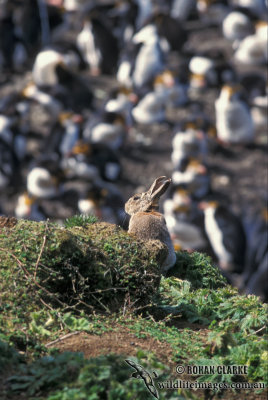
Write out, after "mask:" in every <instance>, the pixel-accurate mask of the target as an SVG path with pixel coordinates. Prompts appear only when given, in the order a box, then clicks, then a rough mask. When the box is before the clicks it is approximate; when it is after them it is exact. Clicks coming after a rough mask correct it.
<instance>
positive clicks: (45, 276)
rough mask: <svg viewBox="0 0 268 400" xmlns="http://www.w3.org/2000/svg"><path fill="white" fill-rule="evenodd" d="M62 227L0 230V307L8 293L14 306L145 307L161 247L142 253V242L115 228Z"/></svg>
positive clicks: (22, 225) (27, 225)
mask: <svg viewBox="0 0 268 400" xmlns="http://www.w3.org/2000/svg"><path fill="white" fill-rule="evenodd" d="M67 225H68V226H70V227H68V228H63V227H59V226H55V225H52V224H50V223H48V222H46V223H37V222H32V221H18V223H17V224H15V225H14V226H13V227H12V228H5V227H4V228H2V231H1V234H0V259H1V265H2V268H1V280H2V288H1V289H2V304H6V305H7V304H8V297H9V293H10V292H13V293H14V292H16V293H17V296H16V300H15V301H16V302H17V305H18V306H19V305H22V304H23V303H27V302H28V301H29V299H31V302H32V303H35V302H38V303H39V304H40V301H41V302H43V304H44V303H45V304H48V305H50V306H61V307H64V308H65V309H67V308H70V309H82V308H87V309H89V310H91V311H93V310H102V311H108V312H109V311H114V310H118V309H119V308H120V307H123V306H129V307H130V306H131V304H132V303H135V304H136V305H137V304H145V303H147V302H150V298H151V297H152V296H153V295H154V294H155V292H156V291H157V288H158V286H159V282H160V271H159V260H161V257H163V255H164V253H165V250H166V249H165V247H164V246H161V245H160V246H155V247H154V248H153V249H152V248H151V249H150V250H151V251H150V253H149V254H148V251H147V250H148V249H147V248H146V246H144V244H143V243H141V242H139V241H135V240H134V239H133V238H131V237H130V236H129V235H128V234H127V233H126V232H124V231H123V230H122V229H120V228H119V227H116V226H115V225H111V224H107V223H95V221H94V223H92V224H85V223H84V220H82V226H71V225H72V223H71V222H70V221H69V222H68V224H67ZM162 253H163V255H161V254H162ZM24 305H25V304H24ZM24 308H25V307H24ZM27 311H29V310H27Z"/></svg>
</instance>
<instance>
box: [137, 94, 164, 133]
mask: <svg viewBox="0 0 268 400" xmlns="http://www.w3.org/2000/svg"><path fill="white" fill-rule="evenodd" d="M165 100H166V95H165V93H164V92H160V91H152V92H149V93H147V94H145V96H144V97H143V98H142V99H140V101H139V102H138V104H137V105H136V106H135V107H133V108H132V111H131V114H132V117H133V119H134V121H135V122H136V123H138V124H146V125H148V124H152V123H161V122H165V121H166V119H167V117H166V103H165Z"/></svg>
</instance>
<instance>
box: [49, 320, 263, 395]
mask: <svg viewBox="0 0 268 400" xmlns="http://www.w3.org/2000/svg"><path fill="white" fill-rule="evenodd" d="M190 325H191V329H193V330H199V332H200V333H201V334H202V330H201V328H200V326H199V325H198V324H190ZM186 326H187V327H189V324H188V323H186V324H185V323H183V322H180V327H181V329H183V328H185V327H186ZM203 330H204V332H203V333H204V335H206V334H207V330H206V329H203ZM53 347H56V348H58V349H59V351H60V352H64V351H77V352H82V353H83V354H84V356H85V357H86V358H92V357H98V356H100V355H106V354H112V353H113V354H118V355H123V356H125V357H126V358H127V357H129V356H136V354H137V351H138V350H144V351H150V352H153V353H154V354H155V355H156V356H157V358H158V359H159V360H161V362H162V363H163V364H165V365H167V366H168V367H169V372H168V375H169V378H170V379H173V380H176V379H180V380H183V381H195V379H196V377H195V376H191V375H186V374H181V375H178V374H177V373H176V365H177V364H178V363H175V362H171V359H172V356H173V353H172V348H171V347H170V346H169V345H168V344H167V343H162V342H160V341H158V340H155V339H153V338H150V337H149V336H148V337H147V338H146V339H141V338H137V337H136V336H135V335H134V334H133V333H131V332H130V331H129V330H128V329H124V330H122V329H121V330H120V331H112V332H107V333H103V334H102V335H101V336H99V335H92V334H88V333H85V332H74V333H73V334H70V336H69V335H67V337H65V338H64V337H63V338H62V339H61V340H59V341H58V342H57V343H55V344H53ZM181 363H182V364H183V361H181ZM195 394H196V395H198V396H200V399H212V397H209V395H208V393H207V394H206V393H205V392H204V391H201V390H198V391H196V392H195ZM207 396H208V397H207ZM246 396H247V399H249V400H266V395H265V394H261V395H256V394H254V393H248V392H247V394H246ZM213 398H215V397H213ZM216 398H221V399H223V400H224V399H225V400H229V399H230V400H244V399H245V394H244V393H239V392H236V393H233V392H231V391H229V390H225V391H224V392H223V393H221V395H220V397H216Z"/></svg>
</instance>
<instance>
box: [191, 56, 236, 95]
mask: <svg viewBox="0 0 268 400" xmlns="http://www.w3.org/2000/svg"><path fill="white" fill-rule="evenodd" d="M189 72H190V76H189V80H190V87H191V88H193V89H197V90H198V89H200V90H203V89H205V88H207V87H218V86H221V85H223V84H224V83H229V82H234V81H236V79H237V73H236V71H235V69H234V67H233V66H232V65H231V63H229V62H227V60H226V57H225V55H224V53H223V52H222V51H221V50H214V49H213V50H207V51H204V52H201V53H199V54H196V55H194V56H193V57H192V58H191V59H190V61H189Z"/></svg>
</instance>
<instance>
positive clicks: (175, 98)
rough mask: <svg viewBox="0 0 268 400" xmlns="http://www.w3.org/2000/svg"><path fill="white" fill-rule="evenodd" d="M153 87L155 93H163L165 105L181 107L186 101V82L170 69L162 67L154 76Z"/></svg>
mask: <svg viewBox="0 0 268 400" xmlns="http://www.w3.org/2000/svg"><path fill="white" fill-rule="evenodd" d="M153 88H154V91H155V93H158V94H160V93H163V94H164V95H165V98H166V100H165V103H166V106H167V107H170V108H175V107H183V106H184V105H186V104H187V103H188V84H187V83H186V82H184V81H183V80H180V79H178V77H177V76H176V75H175V73H174V72H173V71H171V70H170V69H164V70H163V71H162V72H161V73H160V74H158V75H157V76H156V77H155V79H154V83H153Z"/></svg>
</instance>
